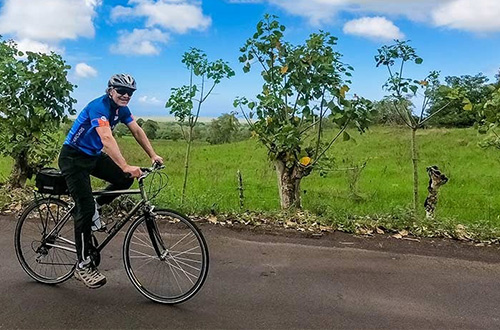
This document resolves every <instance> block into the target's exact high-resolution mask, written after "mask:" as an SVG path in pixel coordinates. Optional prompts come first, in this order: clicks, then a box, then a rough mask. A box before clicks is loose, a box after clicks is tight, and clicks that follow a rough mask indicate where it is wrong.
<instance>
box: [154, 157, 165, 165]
mask: <svg viewBox="0 0 500 330" xmlns="http://www.w3.org/2000/svg"><path fill="white" fill-rule="evenodd" d="M151 163H152V164H158V165H163V158H162V157H160V156H158V155H154V156H153V157H151Z"/></svg>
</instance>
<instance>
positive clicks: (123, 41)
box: [110, 29, 168, 55]
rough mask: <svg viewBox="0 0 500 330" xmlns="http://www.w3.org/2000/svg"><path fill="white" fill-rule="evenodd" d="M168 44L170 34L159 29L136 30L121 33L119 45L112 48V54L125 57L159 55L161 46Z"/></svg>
mask: <svg viewBox="0 0 500 330" xmlns="http://www.w3.org/2000/svg"><path fill="white" fill-rule="evenodd" d="M167 42H168V34H167V33H165V32H162V31H160V30H159V29H152V30H148V29H134V30H133V31H132V32H127V31H121V32H120V36H119V37H118V44H115V45H112V46H111V49H110V50H111V52H113V53H117V54H124V55H158V54H159V53H160V47H159V44H164V43H167Z"/></svg>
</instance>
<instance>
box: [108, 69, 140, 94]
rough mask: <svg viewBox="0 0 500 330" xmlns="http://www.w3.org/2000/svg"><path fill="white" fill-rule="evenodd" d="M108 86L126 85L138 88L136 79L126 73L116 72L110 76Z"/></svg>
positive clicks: (134, 88)
mask: <svg viewBox="0 0 500 330" xmlns="http://www.w3.org/2000/svg"><path fill="white" fill-rule="evenodd" d="M108 87H126V88H130V89H133V90H136V89H137V87H136V83H135V79H134V78H133V77H132V76H131V75H129V74H126V73H119V74H114V75H112V76H111V78H109V81H108Z"/></svg>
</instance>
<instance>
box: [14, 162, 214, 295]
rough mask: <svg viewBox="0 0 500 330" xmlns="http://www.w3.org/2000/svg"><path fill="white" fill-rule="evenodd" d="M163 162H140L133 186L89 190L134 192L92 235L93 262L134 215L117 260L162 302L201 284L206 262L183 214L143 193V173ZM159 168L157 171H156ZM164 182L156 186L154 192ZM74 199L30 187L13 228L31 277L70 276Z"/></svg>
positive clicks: (51, 280)
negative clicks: (128, 205) (125, 208)
mask: <svg viewBox="0 0 500 330" xmlns="http://www.w3.org/2000/svg"><path fill="white" fill-rule="evenodd" d="M162 168H163V166H156V165H153V167H150V168H141V170H142V171H143V175H142V176H141V177H140V178H138V183H139V189H127V190H115V191H105V190H97V191H93V195H94V196H100V195H115V196H116V195H117V196H121V195H131V194H140V195H141V199H140V200H139V201H138V202H137V203H136V204H135V206H134V207H133V208H132V210H131V211H130V212H129V213H128V214H127V215H126V216H125V217H124V218H123V219H120V220H118V219H117V220H116V222H115V223H114V225H113V226H112V227H110V228H109V229H107V230H106V231H105V233H104V235H105V238H104V240H103V241H102V242H101V243H100V244H99V243H98V241H97V238H96V236H95V235H94V234H93V235H92V240H93V243H94V248H93V250H92V253H91V258H92V261H93V262H94V263H95V265H96V266H98V265H99V263H100V252H101V251H102V250H103V249H104V248H105V247H106V245H107V244H108V243H109V242H110V241H111V240H112V239H113V238H114V237H115V236H116V234H117V233H118V232H119V231H120V230H121V229H122V228H123V226H125V224H126V223H128V222H129V221H130V220H131V219H134V220H133V222H132V224H131V225H130V227H129V228H128V230H127V232H126V234H125V239H124V241H123V249H122V255H123V262H124V266H125V270H126V273H127V276H128V278H129V279H130V281H131V282H132V284H133V285H134V287H135V288H136V289H137V290H138V291H139V292H140V293H141V294H142V295H144V296H145V297H147V298H149V299H151V300H152V301H155V302H158V303H163V304H177V303H181V302H184V301H186V300H188V299H190V298H192V297H193V296H194V295H195V294H196V293H197V292H198V291H199V290H200V289H201V287H202V285H203V283H204V281H205V279H206V277H207V274H208V265H209V253H208V246H207V244H206V241H205V238H204V237H203V235H202V233H201V231H200V230H199V229H198V228H197V226H196V225H195V224H194V223H193V221H192V220H191V219H189V218H188V217H186V216H184V215H182V214H180V213H178V212H176V211H174V210H168V209H158V210H156V209H155V206H153V205H152V204H151V203H150V199H148V196H147V194H146V188H145V186H144V179H145V178H146V177H147V176H148V175H150V174H151V173H156V172H157V171H158V170H160V169H162ZM158 173H159V172H158ZM162 188H164V186H163V187H161V188H160V189H158V190H157V192H156V194H157V193H159V191H160V190H161V189H162ZM73 204H74V203H68V202H65V201H64V200H62V199H61V196H58V195H50V194H49V195H48V196H47V195H43V194H40V193H37V192H35V199H34V200H33V201H32V202H31V203H30V204H29V205H28V206H27V207H26V208H25V210H24V211H23V213H22V214H21V216H20V218H19V220H18V222H17V226H16V230H15V249H16V255H17V258H18V260H19V262H20V264H21V266H22V268H23V269H24V271H25V272H26V273H27V274H28V275H29V276H30V277H31V278H33V279H34V280H36V281H38V282H41V283H45V284H58V283H62V282H64V281H66V280H67V279H69V278H71V277H72V276H73V272H74V270H75V268H76V264H77V256H76V249H75V243H74V228H73V227H74V226H73V223H72V220H73V217H72V212H73V209H74V207H75V206H74V205H73Z"/></svg>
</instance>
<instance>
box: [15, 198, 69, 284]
mask: <svg viewBox="0 0 500 330" xmlns="http://www.w3.org/2000/svg"><path fill="white" fill-rule="evenodd" d="M70 211H71V209H70V207H69V205H68V204H67V203H66V202H64V201H62V200H59V199H55V198H45V199H39V200H36V201H34V202H33V203H31V204H30V205H28V207H27V208H26V209H25V210H24V212H23V213H22V215H21V217H20V218H19V220H18V222H17V226H16V232H15V237H14V242H15V247H16V255H17V259H18V260H19V262H20V263H21V266H22V267H23V269H24V270H25V271H26V273H27V274H28V275H29V276H31V277H32V278H33V279H35V280H36V281H38V282H41V283H46V284H57V283H61V282H64V281H65V280H67V279H68V278H70V277H71V275H73V271H74V270H75V266H76V262H77V258H76V251H75V243H74V242H75V239H74V237H75V233H74V228H73V217H72V216H71V213H70Z"/></svg>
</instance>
